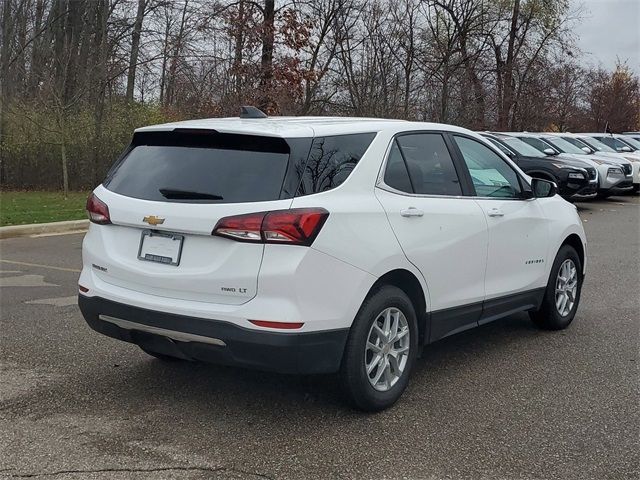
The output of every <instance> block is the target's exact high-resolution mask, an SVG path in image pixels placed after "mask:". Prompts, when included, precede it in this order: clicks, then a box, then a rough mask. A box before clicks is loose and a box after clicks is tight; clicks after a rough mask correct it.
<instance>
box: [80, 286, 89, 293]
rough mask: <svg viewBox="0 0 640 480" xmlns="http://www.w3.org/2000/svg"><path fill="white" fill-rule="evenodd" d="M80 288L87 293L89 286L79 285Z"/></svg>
mask: <svg viewBox="0 0 640 480" xmlns="http://www.w3.org/2000/svg"><path fill="white" fill-rule="evenodd" d="M78 290H80V291H81V292H82V293H87V292H88V291H89V289H88V288H87V287H83V286H82V285H78Z"/></svg>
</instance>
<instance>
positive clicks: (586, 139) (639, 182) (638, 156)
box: [553, 133, 640, 192]
mask: <svg viewBox="0 0 640 480" xmlns="http://www.w3.org/2000/svg"><path fill="white" fill-rule="evenodd" d="M553 135H557V136H559V137H561V138H564V139H565V140H566V141H568V142H569V143H572V144H573V145H575V146H576V147H578V148H581V149H582V150H583V151H585V152H587V153H589V154H592V153H596V154H598V156H601V157H608V158H614V159H618V160H619V159H625V160H627V161H629V162H630V163H631V169H632V173H631V181H632V182H633V191H634V192H638V191H639V190H640V151H634V152H631V153H625V152H617V151H616V150H614V149H613V148H611V147H610V146H609V145H607V144H606V143H603V142H601V141H600V140H598V139H597V138H594V137H590V136H588V135H586V134H583V133H554V134H553ZM627 140H629V139H627Z"/></svg>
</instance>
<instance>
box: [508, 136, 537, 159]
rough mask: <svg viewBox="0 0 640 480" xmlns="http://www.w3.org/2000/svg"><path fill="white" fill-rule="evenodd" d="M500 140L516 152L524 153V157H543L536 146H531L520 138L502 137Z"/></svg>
mask: <svg viewBox="0 0 640 480" xmlns="http://www.w3.org/2000/svg"><path fill="white" fill-rule="evenodd" d="M501 140H502V141H503V142H504V143H506V144H507V145H509V147H511V148H512V149H514V150H515V151H516V152H518V154H520V155H524V156H525V157H544V156H545V155H544V154H543V153H542V152H540V151H539V150H538V149H537V148H534V147H532V146H531V145H529V144H528V143H525V142H523V141H522V140H520V139H519V138H516V137H502V139H501Z"/></svg>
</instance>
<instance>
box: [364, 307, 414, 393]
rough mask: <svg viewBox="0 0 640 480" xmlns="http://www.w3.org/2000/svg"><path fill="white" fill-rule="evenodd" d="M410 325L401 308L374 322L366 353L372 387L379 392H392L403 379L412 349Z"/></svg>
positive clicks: (378, 317) (368, 337) (383, 313)
mask: <svg viewBox="0 0 640 480" xmlns="http://www.w3.org/2000/svg"><path fill="white" fill-rule="evenodd" d="M410 342H411V333H410V331H409V322H408V321H407V318H406V317H405V316H404V313H402V311H401V310H400V309H398V308H395V307H389V308H386V309H384V310H383V311H382V312H380V313H379V314H378V316H377V317H376V319H375V320H374V322H373V324H372V325H371V328H370V329H369V335H367V344H366V346H365V351H364V365H365V371H366V373H367V378H368V379H369V383H370V384H371V386H372V387H373V388H375V389H376V390H378V391H379V392H386V391H388V390H389V389H391V388H392V387H393V386H394V385H395V384H396V383H397V382H398V380H399V379H400V377H402V373H403V372H404V370H405V368H406V366H407V362H408V360H409V348H410V345H411V343H410Z"/></svg>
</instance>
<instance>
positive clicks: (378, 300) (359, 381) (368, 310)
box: [340, 285, 418, 412]
mask: <svg viewBox="0 0 640 480" xmlns="http://www.w3.org/2000/svg"><path fill="white" fill-rule="evenodd" d="M386 312H389V313H390V318H389V321H388V325H389V327H390V328H389V330H387V329H386V328H385V318H386ZM400 314H401V315H402V316H400ZM403 318H404V321H403ZM374 322H376V324H377V325H378V326H379V330H376V329H374V327H373V324H374ZM394 326H397V327H394ZM380 327H381V328H380ZM394 330H395V331H396V332H398V333H399V334H400V335H402V336H401V337H400V338H399V339H398V340H396V341H395V342H388V343H387V344H384V342H383V341H382V338H383V337H381V336H380V335H379V332H380V333H384V332H386V333H387V334H388V333H390V332H392V331H394ZM405 332H408V333H405ZM407 336H408V337H409V338H408V339H406V337H407ZM385 338H388V337H386V336H385ZM368 340H371V343H373V344H374V345H375V347H376V350H374V349H372V348H371V347H367V345H371V343H370V342H368ZM405 347H408V350H406V355H403V353H404V352H402V353H399V351H401V350H403V349H404V348H405ZM390 349H391V350H390ZM376 352H377V353H376ZM394 352H395V353H394ZM417 353H418V323H417V320H416V313H415V310H414V308H413V304H412V303H411V300H410V299H409V297H408V296H407V294H406V293H404V292H403V291H402V290H400V289H399V288H397V287H394V286H391V285H385V286H382V287H380V288H379V289H377V290H375V291H373V292H372V293H370V294H369V296H368V297H367V298H366V299H365V301H364V302H363V303H362V306H361V307H360V310H359V311H358V314H357V315H356V318H355V319H354V322H353V325H352V327H351V331H350V333H349V338H348V339H347V344H346V346H345V352H344V356H343V359H342V365H341V369H340V377H341V381H342V385H343V389H344V391H345V393H346V395H347V397H348V398H349V400H350V401H351V403H352V404H353V405H354V406H355V407H356V408H358V409H360V410H364V411H368V412H377V411H380V410H384V409H385V408H389V407H390V406H392V405H393V404H394V403H395V402H396V401H397V400H398V399H399V398H400V396H401V395H402V392H404V390H405V388H406V387H407V384H408V382H409V376H410V375H411V369H412V367H413V364H414V362H415V359H416V356H417ZM376 358H378V359H379V361H378V362H377V366H376V363H375V359H376ZM398 359H400V360H398ZM405 359H406V360H405ZM380 360H382V361H380ZM367 362H368V364H369V365H371V364H372V363H373V364H374V365H373V367H374V368H373V370H372V371H371V377H372V378H371V379H370V376H369V375H368V374H367V371H366V365H367ZM383 365H384V368H383V369H382V370H379V369H381V368H382V366H383ZM396 367H397V368H396ZM387 370H388V372H387ZM378 373H380V375H378ZM377 376H379V377H380V379H379V380H378V382H377V384H376V387H374V385H373V383H372V382H373V381H374V380H376V378H375V377H377ZM389 379H390V380H389Z"/></svg>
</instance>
